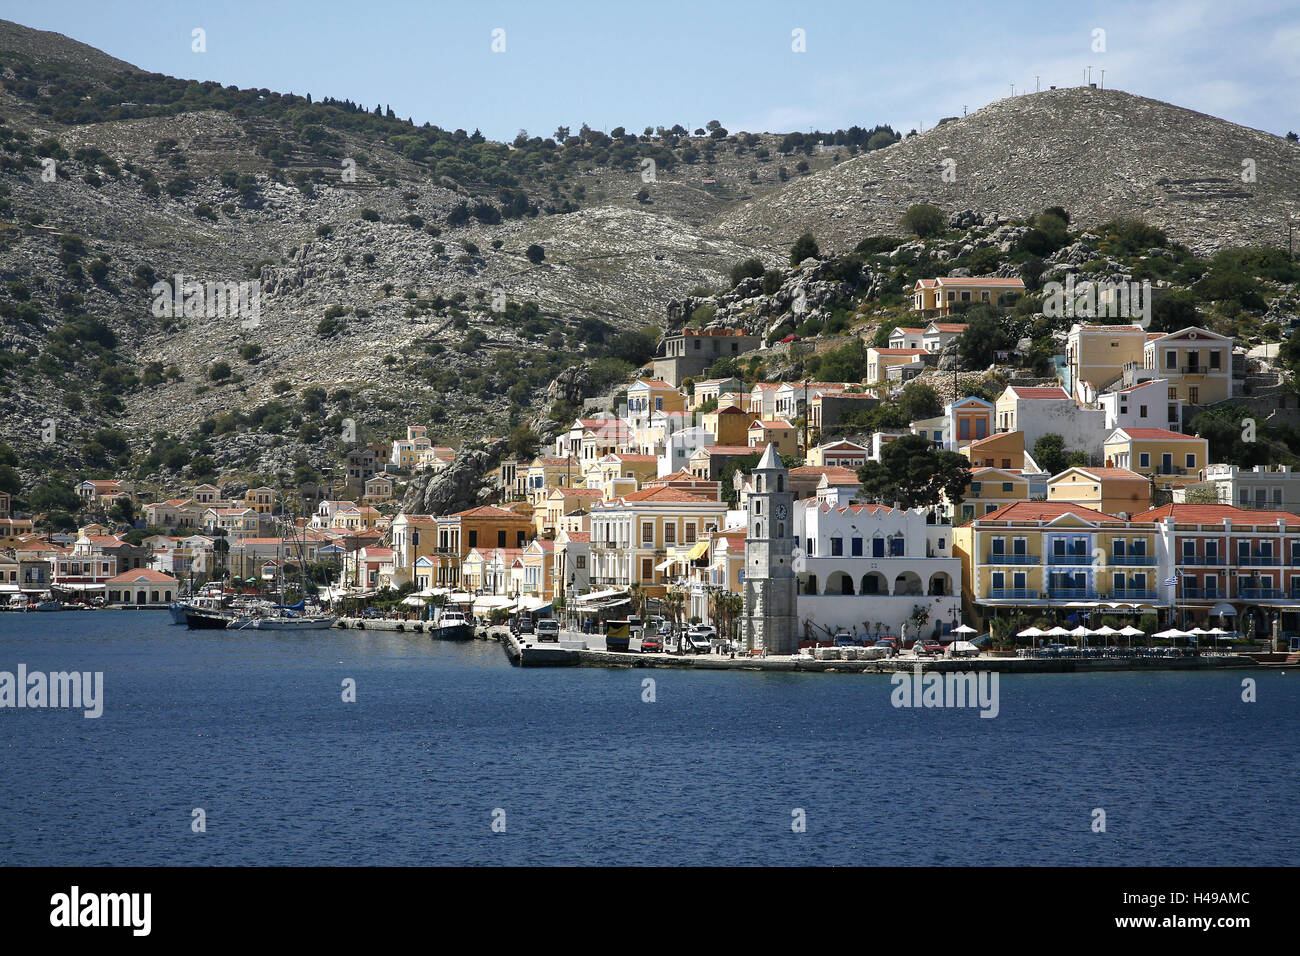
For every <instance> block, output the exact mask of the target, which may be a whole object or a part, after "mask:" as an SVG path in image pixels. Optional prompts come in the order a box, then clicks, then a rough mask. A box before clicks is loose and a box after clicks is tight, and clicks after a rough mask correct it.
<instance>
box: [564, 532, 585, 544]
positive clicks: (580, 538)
mask: <svg viewBox="0 0 1300 956" xmlns="http://www.w3.org/2000/svg"><path fill="white" fill-rule="evenodd" d="M564 536H565V537H566V538H568V539H569V540H570V541H573V542H576V543H579V544H581V543H583V542H588V541H590V540H591V532H590V531H566V532H564Z"/></svg>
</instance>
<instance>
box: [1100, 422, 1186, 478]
mask: <svg viewBox="0 0 1300 956" xmlns="http://www.w3.org/2000/svg"><path fill="white" fill-rule="evenodd" d="M1102 447H1103V453H1104V454H1105V457H1106V467H1107V468H1127V469H1129V470H1131V471H1136V472H1138V473H1139V474H1142V475H1150V476H1153V477H1154V478H1155V482H1156V487H1157V488H1160V489H1162V490H1168V489H1170V488H1172V487H1173V486H1174V485H1176V484H1181V483H1183V482H1184V481H1185V480H1186V476H1190V477H1192V478H1196V477H1197V476H1198V475H1199V474H1200V473H1201V471H1202V469H1204V468H1205V465H1206V463H1207V462H1208V461H1209V455H1210V443H1209V442H1208V441H1206V440H1205V439H1204V438H1197V437H1196V436H1195V435H1184V434H1182V433H1180V432H1171V431H1170V430H1169V429H1167V428H1117V429H1115V430H1114V431H1113V432H1111V434H1110V437H1109V438H1107V439H1106V442H1105V444H1104V445H1103V446H1102Z"/></svg>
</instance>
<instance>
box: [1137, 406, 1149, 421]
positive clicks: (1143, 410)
mask: <svg viewBox="0 0 1300 956" xmlns="http://www.w3.org/2000/svg"><path fill="white" fill-rule="evenodd" d="M1146 417H1147V407H1146V406H1145V405H1139V406H1138V418H1146Z"/></svg>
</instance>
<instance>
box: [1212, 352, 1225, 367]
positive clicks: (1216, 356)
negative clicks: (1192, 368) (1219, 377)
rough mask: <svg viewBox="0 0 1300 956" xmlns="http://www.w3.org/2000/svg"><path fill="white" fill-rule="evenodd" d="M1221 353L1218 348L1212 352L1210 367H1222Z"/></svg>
mask: <svg viewBox="0 0 1300 956" xmlns="http://www.w3.org/2000/svg"><path fill="white" fill-rule="evenodd" d="M1221 354H1222V353H1220V352H1219V350H1218V349H1215V350H1213V351H1211V352H1210V368H1212V369H1217V368H1219V367H1220V365H1221V364H1222V358H1221V357H1220V356H1221Z"/></svg>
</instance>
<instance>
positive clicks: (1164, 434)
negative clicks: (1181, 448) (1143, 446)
mask: <svg viewBox="0 0 1300 956" xmlns="http://www.w3.org/2000/svg"><path fill="white" fill-rule="evenodd" d="M1116 431H1122V432H1123V433H1124V434H1125V435H1127V436H1128V437H1129V438H1132V439H1135V440H1137V441H1155V440H1160V441H1204V440H1205V439H1203V438H1197V437H1196V436H1195V435H1184V434H1182V433H1181V432H1171V431H1170V430H1169V429H1167V428H1118V429H1116Z"/></svg>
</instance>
